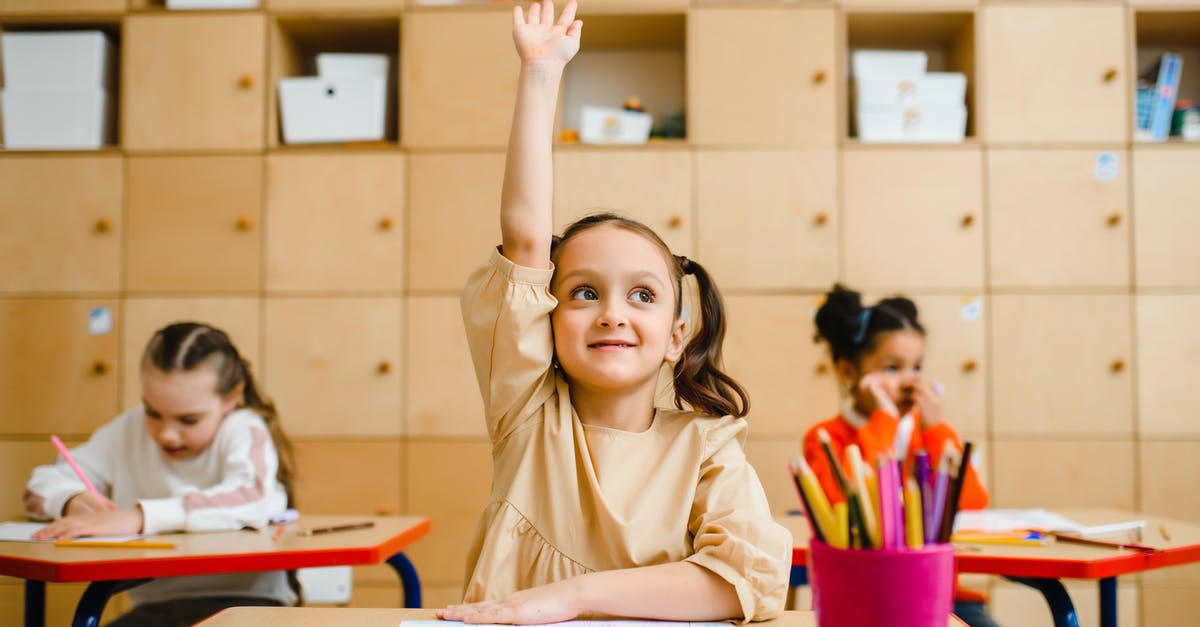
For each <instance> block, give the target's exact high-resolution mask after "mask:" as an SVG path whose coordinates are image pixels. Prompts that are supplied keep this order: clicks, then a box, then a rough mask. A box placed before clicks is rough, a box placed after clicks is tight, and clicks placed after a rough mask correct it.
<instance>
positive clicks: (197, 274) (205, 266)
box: [125, 156, 263, 293]
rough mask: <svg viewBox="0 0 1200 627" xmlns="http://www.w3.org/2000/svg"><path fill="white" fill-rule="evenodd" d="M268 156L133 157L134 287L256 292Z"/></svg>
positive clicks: (129, 253)
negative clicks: (264, 162) (265, 163)
mask: <svg viewBox="0 0 1200 627" xmlns="http://www.w3.org/2000/svg"><path fill="white" fill-rule="evenodd" d="M262 169H263V168H262V158H261V157H258V156H224V157H131V158H130V159H129V162H128V170H129V172H128V179H129V196H128V206H129V224H128V227H127V232H128V236H127V239H126V245H125V263H126V265H125V267H126V268H127V270H126V274H125V285H126V289H128V290H129V291H130V292H142V293H145V292H257V291H258V290H259V279H260V276H261V270H260V259H261V242H262V230H261V229H262V178H263V177H262Z"/></svg>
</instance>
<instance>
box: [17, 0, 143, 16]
mask: <svg viewBox="0 0 1200 627" xmlns="http://www.w3.org/2000/svg"><path fill="white" fill-rule="evenodd" d="M125 2H126V0H0V15H22V14H38V15H47V14H64V13H74V14H85V15H86V14H95V13H120V12H122V11H124V10H125Z"/></svg>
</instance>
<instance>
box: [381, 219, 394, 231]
mask: <svg viewBox="0 0 1200 627" xmlns="http://www.w3.org/2000/svg"><path fill="white" fill-rule="evenodd" d="M393 225H394V223H393V222H392V219H391V218H389V217H386V216H385V217H382V218H380V219H379V224H378V226H379V230H380V231H390V230H392V226H393Z"/></svg>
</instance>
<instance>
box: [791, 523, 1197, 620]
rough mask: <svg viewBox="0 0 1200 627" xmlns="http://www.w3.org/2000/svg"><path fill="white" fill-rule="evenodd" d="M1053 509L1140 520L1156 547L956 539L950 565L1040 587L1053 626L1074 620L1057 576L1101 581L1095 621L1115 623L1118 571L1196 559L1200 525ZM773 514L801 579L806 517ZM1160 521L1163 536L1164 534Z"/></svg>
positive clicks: (796, 581) (798, 581) (1147, 541)
mask: <svg viewBox="0 0 1200 627" xmlns="http://www.w3.org/2000/svg"><path fill="white" fill-rule="evenodd" d="M1055 512H1056V513H1059V514H1062V515H1063V516H1066V517H1067V518H1069V519H1071V520H1074V521H1075V522H1078V523H1080V524H1083V525H1099V524H1107V523H1116V522H1122V521H1129V520H1145V521H1146V527H1145V529H1144V531H1143V536H1142V541H1141V542H1140V543H1139V544H1142V545H1147V546H1151V547H1154V548H1157V549H1160V550H1159V551H1157V552H1154V553H1145V552H1142V551H1135V550H1132V549H1112V548H1106V547H1095V546H1086V545H1081V544H1068V543H1065V542H1050V543H1048V544H1045V545H1043V546H1011V545H999V544H959V545H957V548H956V550H955V566H956V567H957V569H958V571H959V572H963V573H982V574H988V575H1000V576H1003V577H1004V578H1006V579H1009V580H1011V581H1015V582H1017V583H1022V584H1025V585H1027V586H1030V587H1032V588H1034V589H1035V590H1037V591H1038V592H1041V593H1042V596H1043V597H1045V599H1046V602H1047V604H1049V606H1050V613H1051V614H1052V615H1053V617H1054V625H1055V627H1078V625H1079V620H1078V617H1077V616H1076V614H1075V606H1074V604H1072V602H1071V597H1070V596H1069V595H1068V594H1067V590H1066V588H1065V587H1064V586H1063V584H1062V582H1061V581H1060V580H1061V579H1090V580H1095V581H1097V582H1098V583H1099V587H1100V627H1116V625H1117V577H1118V576H1119V575H1128V574H1131V573H1138V572H1142V571H1146V570H1153V569H1155V568H1164V567H1167V566H1177V565H1181V564H1191V563H1195V562H1200V525H1196V524H1192V523H1185V522H1182V521H1177V520H1167V519H1164V518H1162V517H1158V516H1150V515H1147V514H1142V513H1138V512H1127V511H1120V510H1111V509H1094V510H1082V509H1081V510H1071V509H1068V510H1055ZM776 520H777V521H779V522H780V523H781V524H783V525H784V526H785V527H787V528H788V530H789V531H791V532H792V542H793V545H794V546H793V549H792V580H791V585H792V586H798V585H803V584H805V583H807V581H808V571H807V560H808V540H809V537H810V532H809V528H808V523H807V522H806V521H805V519H804V517H803V516H799V515H796V516H779V517H776ZM1164 525H1165V528H1166V530H1167V537H1164V536H1163V529H1164ZM1114 537H1117V538H1119V537H1120V536H1096V538H1097V539H1112V538H1114ZM1168 538H1169V539H1168Z"/></svg>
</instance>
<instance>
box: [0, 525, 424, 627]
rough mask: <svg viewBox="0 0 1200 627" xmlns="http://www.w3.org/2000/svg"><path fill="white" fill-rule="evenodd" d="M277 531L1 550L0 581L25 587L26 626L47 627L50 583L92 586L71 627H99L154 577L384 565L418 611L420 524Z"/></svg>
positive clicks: (2, 545)
mask: <svg viewBox="0 0 1200 627" xmlns="http://www.w3.org/2000/svg"><path fill="white" fill-rule="evenodd" d="M365 520H370V521H372V522H373V523H374V525H372V526H371V527H369V528H366V529H355V530H351V531H339V532H335V533H326V534H321V535H314V536H307V537H305V536H301V535H299V534H298V532H299V531H300V530H302V529H307V528H311V527H326V526H331V525H340V524H348V523H354V522H359V521H365ZM274 533H275V530H274V528H272V527H267V528H266V529H262V530H260V531H228V532H220V533H180V534H168V535H162V536H151V537H148V538H146V540H156V541H157V540H163V541H168V542H173V543H175V548H173V549H132V548H91V547H89V548H79V547H56V546H54V545H53V544H48V543H34V542H0V575H9V576H12V577H20V578H22V579H24V580H25V625H26V626H27V627H41V626H42V625H43V624H44V623H45V612H46V582H55V583H61V582H78V581H90V582H91V584H90V585H89V586H88V587H87V590H86V591H85V592H84V594H83V597H82V598H81V599H80V600H79V605H78V607H77V608H76V610H75V620H74V625H77V626H83V625H86V626H88V627H93V626H94V625H97V624H98V622H99V619H100V614H101V613H102V612H103V611H104V605H105V604H106V603H107V602H108V599H109V597H111V596H112V595H113V594H116V593H118V592H121V591H123V590H128V589H130V588H133V587H136V586H138V585H141V584H143V583H146V582H147V581H150V580H151V579H153V578H155V577H177V576H185V575H215V574H222V573H240V572H250V571H260V570H291V569H295V568H309V567H315V566H357V565H364V564H378V563H381V562H384V561H386V562H387V563H388V564H389V565H391V566H392V568H394V569H395V570H396V573H397V574H398V575H399V576H400V582H401V584H402V585H403V587H404V602H405V605H406V606H408V607H421V584H420V581H419V580H418V579H417V572H416V570H415V569H414V568H413V565H412V563H411V562H410V561H409V560H408V558H407V557H405V556H404V554H403V553H402V552H401V551H403V550H404V549H405V548H407V547H408V546H409V545H410V544H412V543H413V542H415V541H416V540H417V539H419V538H421V537H422V536H424V535H425V534H427V533H429V519H428V518H424V517H419V516H301V517H300V519H299V520H298V521H296V522H294V523H292V524H290V525H288V527H287V528H286V529H285V531H284V533H283V535H282V536H280V537H279V539H278V540H275V539H274V538H273V536H274Z"/></svg>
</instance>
